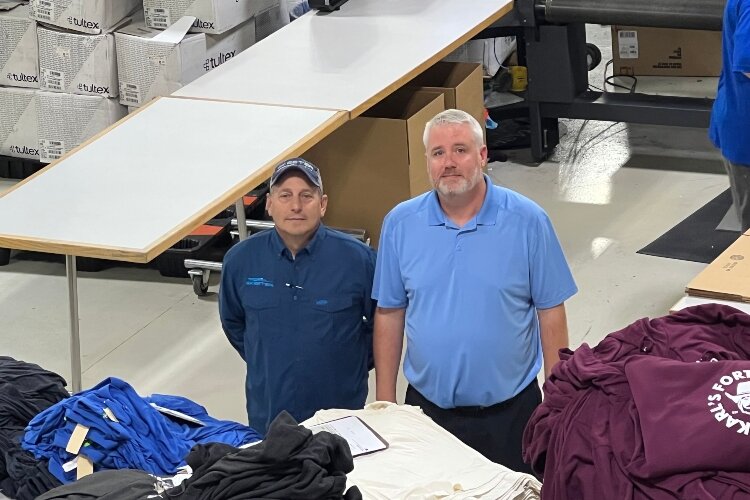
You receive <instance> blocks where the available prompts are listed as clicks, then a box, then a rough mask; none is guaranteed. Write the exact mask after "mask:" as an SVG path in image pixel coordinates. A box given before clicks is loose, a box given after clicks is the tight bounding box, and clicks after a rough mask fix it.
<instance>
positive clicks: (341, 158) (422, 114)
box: [302, 89, 445, 247]
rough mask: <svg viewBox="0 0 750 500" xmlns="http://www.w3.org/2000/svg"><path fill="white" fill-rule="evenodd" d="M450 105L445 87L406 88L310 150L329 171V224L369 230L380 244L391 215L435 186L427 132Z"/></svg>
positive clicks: (374, 242) (311, 156)
mask: <svg viewBox="0 0 750 500" xmlns="http://www.w3.org/2000/svg"><path fill="white" fill-rule="evenodd" d="M444 109H445V99H444V96H443V93H442V92H440V91H429V90H417V91H414V90H412V89H401V90H399V91H396V92H395V93H394V94H392V95H391V96H389V97H388V98H386V99H385V100H383V101H382V102H380V103H379V104H377V105H375V106H374V107H373V108H371V109H370V110H368V111H367V112H365V113H364V114H363V115H361V116H359V117H357V118H355V119H354V120H351V121H349V122H348V123H346V124H344V125H343V126H342V127H341V128H339V129H338V130H336V131H335V132H333V133H332V134H331V135H330V136H328V137H326V138H325V139H323V140H322V141H321V142H319V143H318V144H317V145H315V146H313V147H312V148H311V149H310V150H308V151H307V152H306V153H304V154H303V155H302V156H303V157H304V158H306V159H308V160H310V161H312V162H313V163H314V164H315V165H317V166H318V167H319V168H320V169H321V173H322V175H323V187H324V188H325V192H326V193H327V194H328V196H329V200H328V210H327V212H326V215H325V218H324V222H325V223H326V224H327V225H329V226H335V227H347V228H358V229H365V230H367V232H368V233H369V234H370V235H371V242H372V245H373V246H375V247H376V246H377V244H378V240H379V238H380V228H381V226H382V224H383V218H384V217H385V215H386V214H387V213H388V212H389V211H390V210H391V209H392V208H393V207H395V206H396V205H397V204H399V203H400V202H402V201H405V200H407V199H409V198H412V197H414V196H417V195H419V194H422V193H424V192H426V191H429V190H430V189H432V185H431V184H430V179H429V176H428V174H427V159H426V157H425V152H424V144H423V142H422V134H423V132H424V126H425V124H426V123H427V122H428V121H429V120H430V119H431V118H432V117H433V116H435V115H436V114H437V113H439V112H441V111H443V110H444Z"/></svg>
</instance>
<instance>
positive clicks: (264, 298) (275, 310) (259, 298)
mask: <svg viewBox="0 0 750 500" xmlns="http://www.w3.org/2000/svg"><path fill="white" fill-rule="evenodd" d="M242 304H243V305H244V308H245V313H246V317H245V323H246V325H247V327H249V328H251V329H252V330H255V331H258V330H259V329H260V325H262V324H264V323H267V322H269V321H272V322H273V321H277V320H278V315H279V304H280V299H279V296H278V295H275V294H272V293H263V292H259V291H251V292H249V293H247V292H246V293H245V294H244V296H243V297H242Z"/></svg>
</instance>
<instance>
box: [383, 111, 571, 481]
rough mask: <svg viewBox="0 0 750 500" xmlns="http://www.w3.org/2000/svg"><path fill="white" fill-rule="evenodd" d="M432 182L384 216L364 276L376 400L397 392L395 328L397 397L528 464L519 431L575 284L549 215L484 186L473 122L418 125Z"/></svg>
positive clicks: (511, 461)
mask: <svg viewBox="0 0 750 500" xmlns="http://www.w3.org/2000/svg"><path fill="white" fill-rule="evenodd" d="M424 142H425V148H426V150H427V164H428V171H429V174H430V179H431V180H432V184H433V186H434V188H435V189H434V190H433V191H431V192H429V193H426V194H423V195H421V196H418V197H416V198H413V199H411V200H408V201H406V202H403V203H401V204H399V205H398V206H397V207H396V208H394V209H393V210H392V211H391V212H390V213H389V214H388V215H387V216H386V218H385V220H384V222H383V229H382V232H381V235H380V245H379V248H378V259H377V264H376V269H375V281H374V285H373V294H372V297H373V299H376V300H377V301H378V308H377V311H376V313H375V332H374V352H375V370H376V390H377V399H378V400H384V401H393V402H395V401H396V377H397V374H398V368H399V363H400V360H401V350H402V344H403V334H404V330H405V331H406V338H407V347H406V357H405V359H404V374H405V375H406V378H407V380H408V381H409V388H408V390H407V393H406V403H407V404H413V405H416V406H420V407H422V409H423V410H424V412H425V413H426V414H427V415H429V416H430V417H431V418H432V419H433V420H435V421H436V422H437V423H438V424H440V425H441V426H443V427H444V428H446V429H447V430H449V431H450V432H452V433H453V434H454V435H455V436H456V437H458V438H459V439H461V440H462V441H463V442H464V443H466V444H467V445H469V446H471V447H473V448H474V449H476V450H477V451H479V452H480V453H482V454H483V455H485V456H486V457H487V458H489V459H490V460H493V461H495V462H497V463H501V464H503V465H505V466H506V467H508V468H511V469H513V470H517V471H522V472H530V469H529V467H528V466H527V465H525V464H524V463H523V460H522V458H521V437H522V434H523V429H524V427H525V426H526V423H527V421H528V419H529V417H530V416H531V413H532V412H533V410H534V408H535V407H536V406H537V405H538V404H539V403H540V402H541V393H540V391H539V386H538V385H537V382H536V376H537V374H538V373H539V370H540V369H541V368H542V365H543V364H544V370H545V374H546V375H549V372H550V370H551V367H552V365H553V364H554V363H555V362H557V361H558V350H559V349H560V348H562V347H567V344H568V331H567V321H566V317H565V306H564V302H565V301H566V300H567V299H569V298H570V297H571V296H572V295H574V294H575V293H576V292H577V288H576V285H575V283H574V281H573V277H572V275H571V273H570V269H569V268H568V265H567V263H566V261H565V256H564V255H563V252H562V249H561V248H560V244H559V242H558V240H557V236H556V235H555V231H554V229H553V228H552V224H551V223H550V220H549V218H548V217H547V214H546V213H545V212H544V211H543V210H542V209H541V208H540V207H539V206H538V205H536V204H535V203H534V202H532V201H531V200H529V199H527V198H525V197H523V196H521V195H519V194H517V193H515V192H513V191H510V190H508V189H505V188H502V187H499V186H493V185H492V182H491V181H490V179H489V177H487V176H486V175H483V173H482V168H483V167H484V166H485V164H486V162H487V147H486V146H485V145H484V139H483V134H482V128H481V126H480V125H479V123H478V122H477V121H476V120H475V119H474V118H473V117H472V116H471V115H469V114H468V113H465V112H463V111H458V110H447V111H444V112H442V113H440V114H438V115H437V116H435V117H434V118H433V119H432V120H430V122H429V123H428V124H427V126H426V128H425V133H424Z"/></svg>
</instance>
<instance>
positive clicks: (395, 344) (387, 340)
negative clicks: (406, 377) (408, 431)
mask: <svg viewBox="0 0 750 500" xmlns="http://www.w3.org/2000/svg"><path fill="white" fill-rule="evenodd" d="M405 312H406V310H405V309H383V308H380V307H379V308H377V310H376V311H375V330H374V332H373V351H374V354H375V398H376V399H377V400H378V401H391V402H393V403H395V402H396V378H397V377H398V368H399V364H400V363H401V350H402V346H403V342H404V318H405Z"/></svg>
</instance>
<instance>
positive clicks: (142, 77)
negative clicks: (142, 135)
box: [115, 18, 255, 107]
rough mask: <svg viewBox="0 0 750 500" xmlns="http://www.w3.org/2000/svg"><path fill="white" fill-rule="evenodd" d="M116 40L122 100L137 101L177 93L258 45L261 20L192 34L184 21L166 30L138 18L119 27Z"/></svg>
mask: <svg viewBox="0 0 750 500" xmlns="http://www.w3.org/2000/svg"><path fill="white" fill-rule="evenodd" d="M186 19H189V18H186ZM115 41H116V44H115V45H116V48H117V66H118V77H119V82H120V102H121V103H122V104H125V105H128V106H131V107H137V106H141V105H143V104H145V103H147V102H148V101H150V100H151V99H153V98H155V97H159V96H166V95H169V94H171V93H172V92H174V91H175V90H177V89H179V88H181V87H182V86H184V85H187V84H188V83H190V82H192V81H193V80H195V79H196V78H198V77H200V76H201V75H203V74H205V73H206V72H208V71H211V70H212V69H214V68H216V67H218V66H220V65H222V64H224V63H225V62H227V61H228V60H229V59H231V58H233V57H234V56H236V55H237V54H239V53H240V52H242V51H243V50H245V49H247V48H248V47H250V46H251V45H253V44H254V43H255V21H254V18H253V19H248V20H247V21H245V22H244V23H242V24H239V25H237V26H235V27H234V28H232V29H231V30H229V31H227V32H225V33H222V34H219V35H209V34H205V33H191V34H189V33H187V32H186V30H183V29H181V28H180V26H179V25H178V24H173V25H172V26H170V27H169V28H168V29H167V30H165V31H161V30H157V29H155V28H149V27H147V26H146V25H145V23H143V22H136V23H133V24H131V25H129V26H127V27H125V28H123V29H121V30H119V31H118V32H117V33H115Z"/></svg>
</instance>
